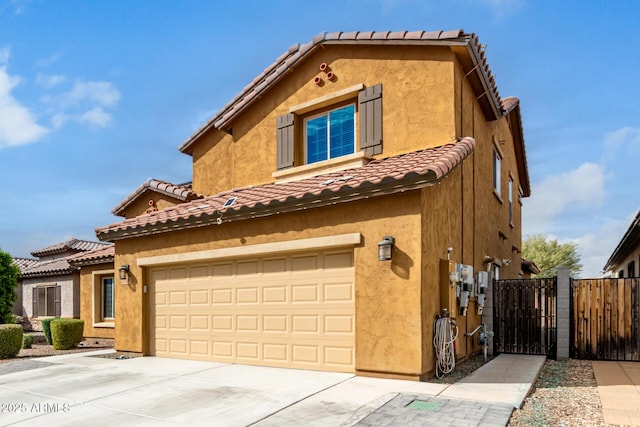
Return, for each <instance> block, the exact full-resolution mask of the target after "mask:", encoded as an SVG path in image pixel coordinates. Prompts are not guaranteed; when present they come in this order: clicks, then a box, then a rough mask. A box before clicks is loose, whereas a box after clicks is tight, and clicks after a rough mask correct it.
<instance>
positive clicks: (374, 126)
mask: <svg viewBox="0 0 640 427" xmlns="http://www.w3.org/2000/svg"><path fill="white" fill-rule="evenodd" d="M358 104H359V111H360V112H359V121H360V150H363V151H365V152H366V153H367V154H369V155H374V154H380V153H382V84H377V85H375V86H371V87H368V88H366V89H364V90H362V91H360V93H359V94H358Z"/></svg>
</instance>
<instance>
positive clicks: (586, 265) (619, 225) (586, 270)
mask: <svg viewBox="0 0 640 427" xmlns="http://www.w3.org/2000/svg"><path fill="white" fill-rule="evenodd" d="M636 214H637V212H631V213H630V214H628V215H627V216H626V217H624V218H622V219H616V220H606V221H605V222H604V223H603V224H601V225H599V226H598V227H597V228H595V229H594V230H593V231H591V232H590V233H587V234H585V235H583V236H580V237H577V238H574V239H569V240H570V241H572V242H574V243H577V245H578V253H579V254H580V262H581V263H582V265H583V268H582V277H586V278H589V277H600V276H602V268H603V267H604V265H605V264H606V263H607V260H608V259H609V257H610V256H611V254H612V253H613V251H614V249H615V248H616V246H617V245H618V243H620V240H621V239H622V237H623V236H624V233H625V232H626V231H627V229H628V228H629V225H630V224H631V221H633V218H634V217H635V215H636Z"/></svg>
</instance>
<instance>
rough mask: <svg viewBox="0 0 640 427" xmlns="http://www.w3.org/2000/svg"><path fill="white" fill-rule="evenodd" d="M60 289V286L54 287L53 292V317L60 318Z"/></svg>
mask: <svg viewBox="0 0 640 427" xmlns="http://www.w3.org/2000/svg"><path fill="white" fill-rule="evenodd" d="M61 294H62V289H61V287H60V286H56V290H55V295H56V296H55V308H54V311H55V314H54V316H55V317H60V315H61V314H62V310H61V304H60V302H61V301H60V300H61V299H62V295H61Z"/></svg>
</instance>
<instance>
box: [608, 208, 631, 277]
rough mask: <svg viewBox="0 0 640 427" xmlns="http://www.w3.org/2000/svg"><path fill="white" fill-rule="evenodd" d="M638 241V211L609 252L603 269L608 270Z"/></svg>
mask: <svg viewBox="0 0 640 427" xmlns="http://www.w3.org/2000/svg"><path fill="white" fill-rule="evenodd" d="M639 243H640V211H638V213H637V214H636V217H635V219H634V220H633V222H631V225H630V226H629V228H628V229H627V232H626V233H625V234H624V236H623V237H622V239H621V240H620V243H618V246H616V248H615V250H614V251H613V253H612V254H611V257H609V259H608V260H607V263H606V264H605V266H604V268H603V270H604V271H609V270H610V269H611V268H613V267H615V266H616V265H618V264H619V263H620V262H622V260H624V258H625V254H626V253H627V251H629V250H630V249H632V248H633V247H635V246H636V245H637V244H639Z"/></svg>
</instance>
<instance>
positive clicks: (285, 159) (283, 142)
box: [276, 113, 294, 170]
mask: <svg viewBox="0 0 640 427" xmlns="http://www.w3.org/2000/svg"><path fill="white" fill-rule="evenodd" d="M276 127H277V136H276V141H277V144H278V145H277V151H278V153H277V156H278V161H277V163H278V164H277V167H278V170H280V169H286V168H290V167H292V166H293V163H294V158H293V156H294V151H293V148H294V115H293V113H289V114H285V115H284V116H280V117H278V118H277V119H276Z"/></svg>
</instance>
